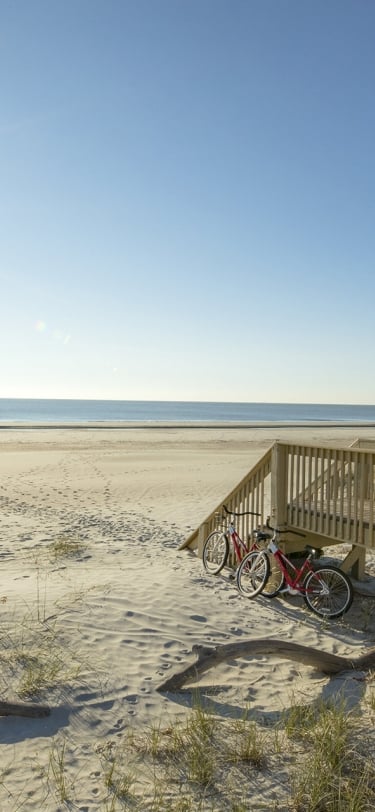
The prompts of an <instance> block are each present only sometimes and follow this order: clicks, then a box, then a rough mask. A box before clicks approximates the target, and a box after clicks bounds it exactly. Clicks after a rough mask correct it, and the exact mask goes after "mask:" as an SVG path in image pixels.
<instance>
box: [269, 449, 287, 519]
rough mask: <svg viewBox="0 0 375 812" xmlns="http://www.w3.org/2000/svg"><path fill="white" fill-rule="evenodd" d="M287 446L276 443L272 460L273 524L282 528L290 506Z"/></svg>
mask: <svg viewBox="0 0 375 812" xmlns="http://www.w3.org/2000/svg"><path fill="white" fill-rule="evenodd" d="M287 496H288V454H287V446H286V445H283V444H281V443H279V442H276V443H275V444H274V446H273V448H272V459H271V524H272V525H273V526H275V527H281V526H282V525H283V524H286V522H287V504H288V498H287Z"/></svg>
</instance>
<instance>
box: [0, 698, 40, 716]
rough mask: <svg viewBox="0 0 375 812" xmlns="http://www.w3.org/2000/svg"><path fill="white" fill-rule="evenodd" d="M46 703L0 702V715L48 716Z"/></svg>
mask: <svg viewBox="0 0 375 812" xmlns="http://www.w3.org/2000/svg"><path fill="white" fill-rule="evenodd" d="M50 713H51V710H50V708H49V707H48V706H47V705H24V704H22V703H20V702H0V716H34V717H35V716H38V717H41V716H49V714H50Z"/></svg>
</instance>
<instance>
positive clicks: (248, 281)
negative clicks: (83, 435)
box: [0, 0, 375, 403]
mask: <svg viewBox="0 0 375 812" xmlns="http://www.w3.org/2000/svg"><path fill="white" fill-rule="evenodd" d="M374 44H375V2H374V0H0V77H1V79H0V102H1V103H0V206H1V220H0V222H1V240H0V286H1V287H0V295H1V323H0V338H1V348H2V350H1V356H0V358H1V360H0V396H2V397H72V398H75V397H87V398H116V399H117V398H118V399H125V400H126V399H148V400H154V399H162V400H163V399H166V400H169V399H172V400H227V401H276V402H279V401H286V402H332V403H375V374H374V371H373V370H374V349H375V348H374V336H375V262H374V258H375V216H374V215H375V206H374V198H375V165H374V152H375V98H374V96H375V47H374Z"/></svg>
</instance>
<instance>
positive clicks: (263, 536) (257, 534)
mask: <svg viewBox="0 0 375 812" xmlns="http://www.w3.org/2000/svg"><path fill="white" fill-rule="evenodd" d="M252 535H253V538H254V539H256V540H257V541H268V539H270V538H272V535H271V534H270V533H266V532H265V531H264V530H254V531H253V534H252Z"/></svg>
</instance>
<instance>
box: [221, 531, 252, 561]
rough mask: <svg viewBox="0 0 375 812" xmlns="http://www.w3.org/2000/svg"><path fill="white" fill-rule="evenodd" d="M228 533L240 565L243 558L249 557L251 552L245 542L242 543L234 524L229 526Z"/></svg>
mask: <svg viewBox="0 0 375 812" xmlns="http://www.w3.org/2000/svg"><path fill="white" fill-rule="evenodd" d="M226 532H227V534H228V536H229V537H230V540H231V542H232V547H233V550H234V554H235V556H236V559H237V561H238V563H239V564H240V563H241V561H242V559H243V557H244V556H245V555H247V553H248V552H250V550H249V548H248V547H247V545H246V544H245V542H244V541H242V538H241V537H240V536H239V535H238V533H237V530H236V528H235V526H234V524H233V523H232V522H230V524H229V525H228V528H227V531H226Z"/></svg>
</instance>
